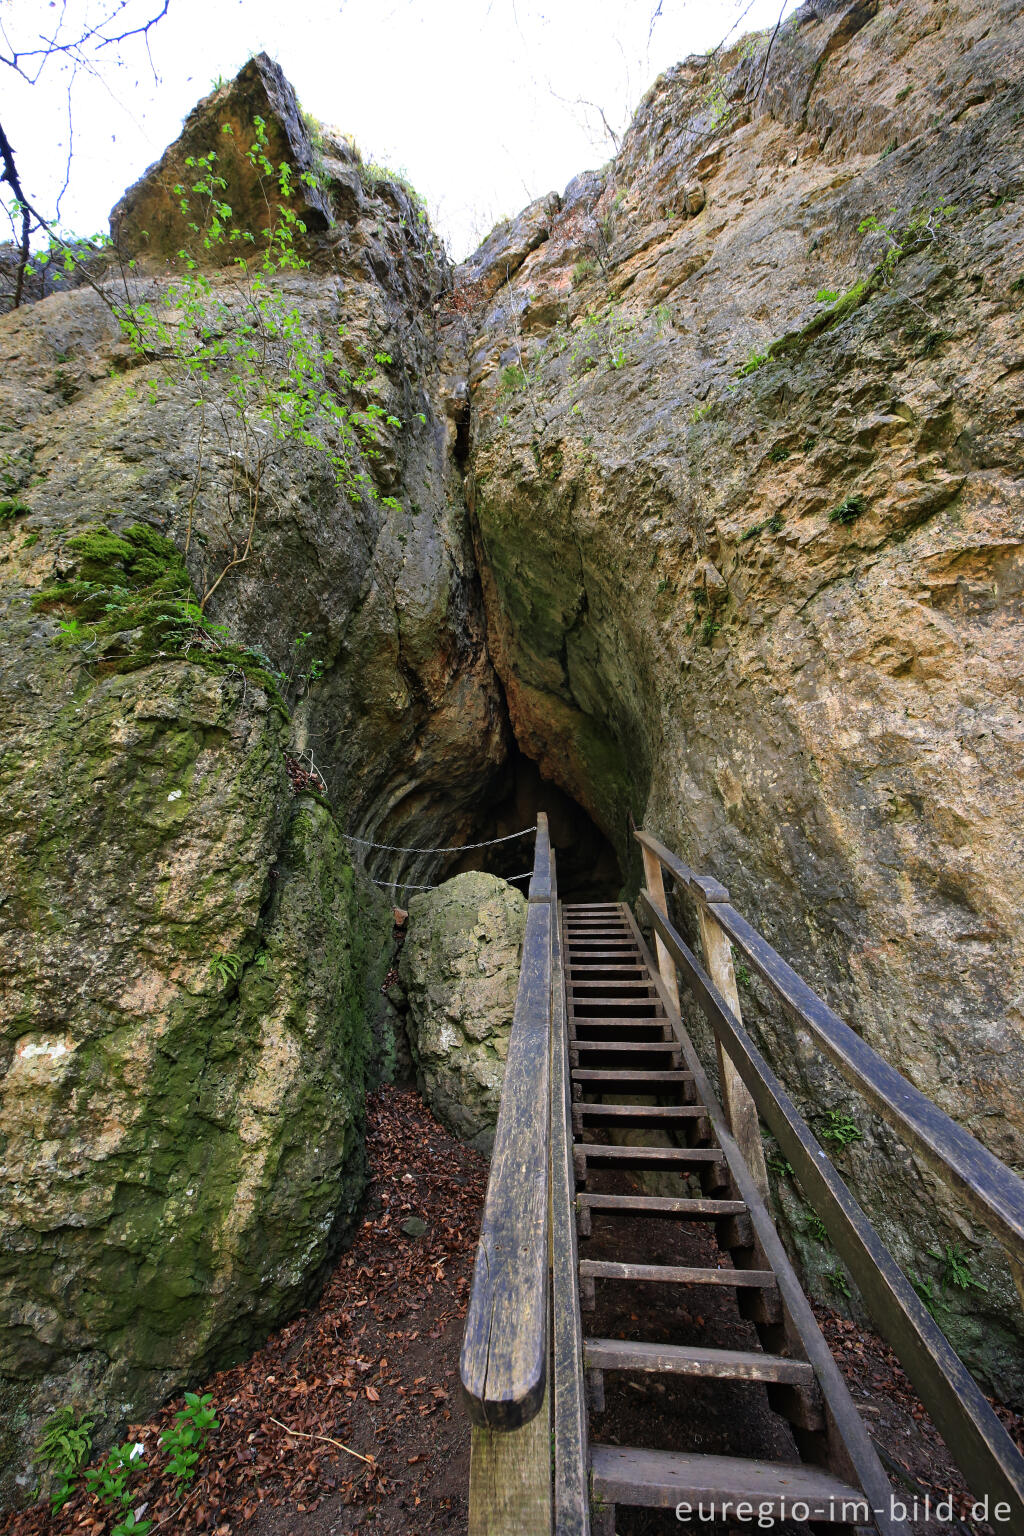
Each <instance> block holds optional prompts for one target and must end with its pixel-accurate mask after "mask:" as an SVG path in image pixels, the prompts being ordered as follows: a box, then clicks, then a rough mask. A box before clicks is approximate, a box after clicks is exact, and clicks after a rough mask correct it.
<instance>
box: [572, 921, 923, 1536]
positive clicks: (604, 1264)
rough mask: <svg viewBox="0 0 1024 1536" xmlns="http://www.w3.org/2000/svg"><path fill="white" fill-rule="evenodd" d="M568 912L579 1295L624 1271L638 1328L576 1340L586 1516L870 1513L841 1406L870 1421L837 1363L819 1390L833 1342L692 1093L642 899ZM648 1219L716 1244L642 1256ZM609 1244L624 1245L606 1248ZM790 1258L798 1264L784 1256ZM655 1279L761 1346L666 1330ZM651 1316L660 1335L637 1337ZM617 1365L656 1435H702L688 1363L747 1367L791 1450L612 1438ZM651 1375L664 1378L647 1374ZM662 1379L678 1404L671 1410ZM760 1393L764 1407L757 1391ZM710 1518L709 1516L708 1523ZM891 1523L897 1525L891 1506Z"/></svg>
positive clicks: (724, 1372) (586, 1311)
mask: <svg viewBox="0 0 1024 1536" xmlns="http://www.w3.org/2000/svg"><path fill="white" fill-rule="evenodd" d="M561 929H562V956H563V969H564V977H565V992H566V1013H567V1025H568V1049H569V1061H570V1076H571V1084H572V1132H573V1169H574V1174H575V1206H576V1226H577V1234H578V1236H579V1238H580V1239H581V1249H580V1251H581V1253H582V1254H583V1257H582V1258H581V1259H580V1261H579V1266H578V1273H579V1293H580V1304H581V1310H582V1314H583V1319H584V1323H586V1322H587V1321H588V1319H589V1318H590V1317H592V1316H595V1315H596V1314H597V1312H598V1305H597V1303H598V1291H599V1290H603V1289H604V1288H605V1287H609V1288H613V1287H614V1288H616V1289H619V1290H628V1294H627V1296H626V1299H625V1300H624V1301H623V1303H622V1304H621V1305H620V1306H619V1307H618V1308H616V1309H614V1310H615V1311H616V1313H617V1315H619V1316H620V1317H622V1316H623V1314H625V1317H626V1318H628V1317H629V1316H635V1317H637V1318H638V1319H639V1322H638V1324H637V1325H635V1326H634V1327H633V1328H631V1329H630V1336H629V1337H614V1338H604V1337H591V1336H589V1335H588V1336H585V1337H584V1339H583V1362H584V1367H585V1370H586V1405H587V1408H588V1410H589V1412H588V1420H589V1440H590V1468H591V1524H592V1529H593V1530H594V1531H595V1533H596V1536H612V1533H613V1532H614V1531H615V1528H616V1512H617V1510H619V1509H620V1508H621V1507H622V1506H630V1505H632V1506H646V1507H653V1508H657V1509H665V1510H671V1511H673V1521H674V1511H675V1509H676V1507H677V1506H678V1505H683V1506H689V1507H690V1508H691V1509H692V1510H693V1511H694V1512H695V1514H696V1513H697V1512H699V1510H700V1509H702V1508H703V1510H704V1511H705V1512H706V1513H707V1514H710V1512H711V1509H710V1506H711V1505H715V1506H716V1509H717V1510H718V1511H720V1519H721V1521H722V1522H723V1523H724V1524H727V1523H728V1521H729V1517H730V1515H731V1514H734V1513H735V1510H736V1508H737V1507H739V1508H742V1507H743V1505H744V1504H748V1503H752V1504H754V1505H755V1506H756V1509H757V1511H758V1512H759V1514H762V1515H764V1516H765V1517H766V1518H768V1517H769V1516H770V1517H773V1518H775V1519H777V1520H783V1519H786V1518H788V1517H789V1514H790V1511H791V1510H792V1509H793V1508H794V1507H795V1508H796V1510H797V1513H798V1514H799V1515H800V1516H802V1517H804V1518H806V1519H810V1520H813V1521H816V1522H820V1523H822V1524H824V1525H828V1526H830V1527H832V1528H833V1529H838V1530H851V1531H852V1530H856V1529H859V1528H871V1527H872V1526H873V1524H874V1522H873V1517H872V1516H871V1513H870V1507H871V1506H870V1501H869V1500H867V1499H865V1494H864V1490H863V1488H862V1487H861V1486H860V1485H859V1482H858V1480H857V1476H856V1472H855V1470H854V1458H852V1457H851V1454H850V1452H849V1450H848V1449H847V1447H846V1445H845V1443H844V1441H843V1437H842V1433H841V1430H840V1427H839V1426H840V1424H841V1423H844V1422H846V1423H849V1424H851V1425H855V1426H859V1422H860V1421H859V1419H858V1417H857V1413H856V1409H855V1408H854V1406H853V1404H852V1402H851V1401H850V1400H849V1396H848V1394H847V1392H846V1389H845V1386H843V1385H842V1383H841V1381H840V1382H839V1383H838V1384H837V1382H836V1381H835V1380H834V1379H833V1380H831V1381H829V1382H828V1383H827V1390H828V1393H829V1396H830V1397H831V1399H832V1403H831V1412H828V1411H827V1410H826V1394H825V1392H823V1390H822V1386H821V1384H820V1383H819V1381H818V1378H817V1376H816V1374H815V1370H814V1367H813V1365H812V1364H811V1363H810V1359H809V1354H808V1350H807V1347H806V1345H805V1343H804V1339H803V1334H802V1330H803V1331H807V1330H811V1331H812V1332H813V1336H814V1340H815V1343H816V1344H817V1345H818V1349H817V1350H816V1351H815V1353H820V1351H821V1349H822V1348H824V1341H823V1340H822V1339H821V1335H820V1333H818V1330H817V1324H816V1323H815V1321H814V1318H813V1315H812V1314H811V1313H810V1309H809V1308H808V1309H806V1311H805V1312H803V1314H802V1315H800V1316H798V1317H796V1318H794V1317H793V1316H792V1315H791V1314H790V1313H789V1312H788V1310H787V1309H786V1308H785V1307H784V1305H783V1302H782V1298H781V1295H780V1291H779V1286H778V1282H777V1279H776V1274H775V1270H774V1268H773V1266H772V1263H771V1262H770V1260H769V1258H768V1255H767V1254H766V1253H765V1251H764V1248H763V1247H762V1245H761V1244H760V1242H759V1241H758V1238H757V1234H756V1231H755V1226H754V1222H753V1220H752V1219H751V1210H750V1207H749V1206H748V1204H747V1201H746V1200H745V1199H744V1198H743V1197H742V1195H741V1194H740V1191H739V1189H738V1187H737V1184H736V1181H735V1179H734V1177H733V1173H732V1170H731V1168H730V1164H729V1156H728V1153H727V1151H726V1150H725V1149H723V1148H722V1147H721V1146H720V1145H719V1144H718V1143H717V1142H716V1139H715V1135H714V1130H713V1127H712V1120H711V1117H710V1115H709V1112H708V1106H707V1105H706V1104H705V1103H704V1102H703V1101H702V1100H701V1099H700V1098H699V1097H698V1093H697V1088H696V1080H695V1074H694V1073H693V1072H692V1071H690V1070H688V1069H687V1068H686V1067H684V1066H683V1065H682V1051H681V1046H680V1044H679V1042H678V1040H677V1038H676V1035H675V1032H674V1030H673V1028H672V1025H671V1024H670V1021H669V1018H668V1015H667V1012H666V1007H665V1004H664V1003H663V1001H662V999H661V997H660V996H659V992H658V988H657V986H656V984H655V981H654V977H653V975H652V971H651V969H650V968H649V963H648V960H649V957H648V953H647V949H646V946H645V944H644V942H643V940H642V938H641V936H640V934H639V933H638V931H637V929H636V925H635V923H634V922H633V918H632V915H631V913H630V912H629V910H628V908H626V907H625V906H622V905H618V904H612V903H608V904H596V903H595V904H589V905H586V906H563V907H562V911H561ZM652 1063H656V1065H653V1064H652ZM624 1131H626V1132H629V1133H631V1134H632V1137H634V1138H636V1139H633V1140H631V1142H630V1144H627V1145H622V1144H621V1141H618V1142H617V1141H616V1140H615V1138H616V1137H620V1136H621V1133H622V1132H624ZM637 1133H639V1134H640V1135H642V1137H643V1140H642V1141H641V1140H640V1139H639V1136H638V1134H637ZM652 1175H653V1176H654V1177H655V1178H657V1179H658V1180H659V1187H660V1186H661V1185H663V1184H664V1183H666V1182H670V1183H672V1184H675V1185H678V1186H680V1192H679V1193H673V1194H648V1193H643V1192H642V1188H641V1184H640V1181H641V1180H642V1179H643V1178H644V1177H645V1176H646V1177H647V1178H650V1177H651V1176H652ZM758 1214H759V1216H760V1217H761V1220H762V1222H763V1220H764V1219H766V1218H767V1213H766V1212H765V1211H764V1210H763V1207H762V1209H761V1211H760V1212H759V1213H758ZM653 1221H658V1222H665V1223H672V1224H673V1225H675V1226H692V1225H693V1224H694V1223H700V1224H701V1225H702V1227H705V1228H710V1229H711V1230H712V1231H713V1232H714V1236H715V1245H714V1255H713V1256H712V1255H709V1254H708V1253H707V1252H706V1249H707V1247H708V1244H707V1243H704V1244H702V1245H700V1247H701V1249H702V1250H704V1251H703V1252H702V1253H700V1254H699V1255H698V1256H699V1257H701V1258H702V1260H703V1262H701V1263H699V1264H695V1263H692V1262H691V1263H670V1262H664V1260H663V1258H659V1262H657V1263H651V1262H649V1258H650V1226H651V1223H652V1222H653ZM613 1229H614V1230H613ZM680 1235H681V1236H683V1234H680ZM602 1246H603V1247H604V1248H605V1249H611V1250H612V1251H613V1252H614V1253H615V1254H616V1255H620V1254H621V1255H626V1256H625V1257H615V1258H611V1259H610V1258H606V1257H601V1256H599V1255H600V1254H601V1251H602ZM664 1246H668V1247H669V1248H671V1247H675V1248H677V1249H679V1250H682V1254H681V1256H683V1257H685V1252H686V1248H687V1246H688V1245H687V1243H686V1242H685V1237H684V1240H683V1241H677V1242H675V1243H674V1244H673V1243H671V1242H670V1243H669V1244H667V1245H659V1253H660V1252H661V1250H662V1248H663V1247H664ZM709 1260H710V1262H709ZM779 1262H780V1258H779V1256H778V1255H776V1263H779ZM781 1262H785V1263H787V1264H788V1261H786V1260H785V1259H784V1258H783V1259H782V1261H781ZM794 1278H795V1277H794ZM652 1286H665V1287H671V1288H672V1289H673V1291H675V1292H680V1293H683V1294H684V1295H686V1296H688V1297H690V1298H692V1299H693V1301H694V1303H695V1304H696V1306H697V1307H698V1309H700V1310H712V1309H714V1310H715V1311H716V1313H717V1314H718V1315H719V1316H721V1314H722V1313H723V1312H724V1314H725V1317H726V1319H728V1320H730V1321H732V1323H733V1327H734V1330H735V1333H736V1334H737V1335H739V1336H741V1338H743V1339H744V1341H745V1342H749V1343H751V1344H754V1345H755V1347H748V1348H732V1349H729V1348H708V1347H706V1346H704V1345H700V1344H696V1343H686V1344H681V1343H672V1342H667V1341H666V1340H665V1337H664V1336H665V1334H666V1331H668V1332H669V1333H671V1327H670V1328H669V1329H668V1330H666V1328H665V1326H664V1318H663V1317H662V1316H659V1312H658V1311H656V1310H655V1311H652V1308H651V1301H650V1300H649V1298H651V1297H652V1290H651V1288H652ZM710 1288H716V1289H718V1290H728V1291H729V1292H731V1293H732V1295H730V1296H729V1297H728V1298H727V1299H726V1305H725V1306H724V1307H723V1306H722V1305H721V1302H720V1301H719V1300H718V1299H717V1298H716V1297H715V1296H713V1295H711V1294H709V1292H710ZM631 1298H632V1299H631ZM730 1314H731V1317H730ZM674 1316H675V1314H673V1318H674ZM624 1320H625V1318H624ZM652 1325H653V1326H652ZM659 1325H660V1326H659ZM645 1327H646V1331H647V1332H648V1333H654V1334H655V1335H656V1337H654V1338H645V1337H643V1334H644V1331H645ZM750 1335H754V1336H755V1337H754V1338H753V1339H751V1338H750V1337H749V1336H750ZM609 1377H610V1379H611V1382H614V1383H615V1388H614V1390H616V1391H617V1392H618V1393H620V1394H623V1393H624V1394H627V1395H628V1397H630V1398H631V1399H632V1401H631V1402H630V1403H629V1405H628V1408H627V1417H628V1419H630V1420H632V1421H633V1422H634V1423H637V1422H638V1421H639V1422H638V1427H639V1429H640V1431H641V1433H642V1429H643V1420H644V1418H645V1416H646V1417H648V1418H649V1419H650V1421H651V1422H650V1432H651V1434H652V1437H657V1438H660V1439H661V1440H662V1441H664V1440H665V1439H666V1438H671V1436H672V1432H673V1430H675V1431H676V1432H677V1433H678V1430H679V1429H680V1428H682V1430H683V1431H684V1434H685V1432H686V1430H687V1428H689V1429H690V1430H691V1434H690V1435H689V1437H688V1438H691V1439H693V1438H697V1439H700V1438H703V1437H702V1436H701V1435H700V1433H699V1432H698V1433H697V1434H696V1435H694V1434H693V1433H692V1431H693V1425H692V1424H691V1425H689V1426H688V1425H687V1423H686V1420H687V1413H686V1384H687V1382H689V1381H692V1380H693V1379H694V1378H699V1380H700V1381H701V1382H704V1383H706V1382H730V1383H735V1382H742V1383H745V1384H748V1385H749V1388H750V1391H751V1393H757V1394H759V1395H760V1396H761V1398H762V1399H763V1398H764V1396H765V1394H766V1392H767V1395H768V1401H769V1403H770V1409H769V1411H772V1410H773V1411H774V1412H775V1413H777V1414H779V1415H780V1416H781V1417H782V1418H783V1419H784V1420H785V1421H786V1423H787V1425H788V1428H789V1433H788V1434H785V1433H783V1434H778V1433H777V1434H776V1435H775V1436H774V1437H773V1438H774V1439H775V1441H776V1443H778V1442H780V1441H782V1442H788V1444H786V1443H784V1450H785V1451H788V1452H789V1454H788V1456H787V1457H786V1459H784V1460H769V1459H765V1458H762V1457H758V1456H754V1455H731V1456H727V1455H721V1454H716V1455H712V1454H701V1453H700V1452H697V1451H695V1450H693V1449H685V1450H683V1449H653V1448H651V1447H650V1445H647V1444H641V1445H628V1446H627V1445H612V1444H603V1443H602V1442H601V1435H600V1427H601V1423H602V1420H603V1419H604V1418H606V1417H607V1413H606V1396H605V1392H606V1383H607V1380H608V1378H609ZM655 1379H657V1383H658V1390H656V1391H652V1390H651V1386H652V1385H653V1383H654V1380H655ZM666 1379H667V1382H668V1384H669V1388H670V1391H671V1395H672V1397H673V1398H674V1399H675V1402H674V1404H673V1406H674V1409H675V1411H674V1412H671V1411H670V1412H666V1405H665V1403H664V1397H665V1395H666V1386H665V1383H666ZM659 1391H660V1394H661V1398H662V1400H661V1401H660V1402H659V1400H658V1398H659ZM733 1395H734V1397H735V1394H733ZM758 1406H760V1407H761V1414H760V1418H762V1419H763V1418H764V1413H765V1409H764V1404H763V1402H762V1404H760V1405H758ZM836 1409H838V1414H839V1416H838V1418H837V1417H836V1412H835V1410H836ZM757 1419H758V1415H757V1414H756V1412H754V1413H751V1414H750V1415H749V1416H746V1417H745V1416H743V1415H742V1412H741V1415H740V1426H741V1427H744V1428H746V1431H747V1433H748V1434H749V1433H750V1428H751V1424H752V1423H754V1424H756V1423H757ZM659 1431H660V1435H659ZM666 1431H667V1435H666ZM854 1433H855V1434H856V1433H857V1431H856V1429H855V1430H854ZM858 1438H859V1441H860V1443H859V1444H858V1446H857V1448H856V1449H857V1452H858V1457H857V1459H859V1460H861V1461H864V1459H865V1457H867V1458H868V1459H869V1461H870V1462H872V1463H873V1465H872V1466H871V1468H870V1470H871V1472H872V1473H873V1474H874V1480H875V1483H876V1484H877V1489H876V1491H877V1492H879V1493H882V1494H883V1497H884V1498H886V1499H887V1496H888V1488H887V1484H886V1480H885V1476H884V1473H883V1472H882V1469H881V1467H880V1466H879V1465H878V1464H877V1461H876V1460H875V1458H874V1456H873V1452H872V1451H871V1449H870V1444H869V1443H868V1442H867V1436H866V1435H865V1434H864V1433H863V1431H860V1434H859V1436H858ZM805 1509H806V1516H805V1515H804V1511H805ZM884 1513H885V1514H887V1513H888V1512H887V1511H885V1512H884ZM702 1523H705V1522H702ZM706 1524H707V1528H708V1529H711V1528H713V1523H712V1522H706ZM676 1528H677V1529H678V1524H676ZM880 1528H881V1529H882V1530H884V1531H890V1530H892V1531H895V1530H898V1529H900V1528H901V1527H900V1525H899V1524H898V1523H893V1522H890V1521H886V1522H885V1523H883V1524H882V1526H881V1527H880Z"/></svg>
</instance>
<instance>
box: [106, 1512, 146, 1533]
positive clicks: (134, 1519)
mask: <svg viewBox="0 0 1024 1536" xmlns="http://www.w3.org/2000/svg"><path fill="white" fill-rule="evenodd" d="M152 1528H153V1522H152V1520H140V1519H139V1517H138V1516H137V1515H136V1514H135V1513H133V1511H132V1510H129V1511H128V1513H127V1514H126V1515H125V1517H124V1519H123V1520H119V1521H118V1522H117V1524H116V1525H115V1526H114V1527H113V1529H112V1530H111V1532H110V1536H145V1533H146V1532H147V1531H149V1530H152Z"/></svg>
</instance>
